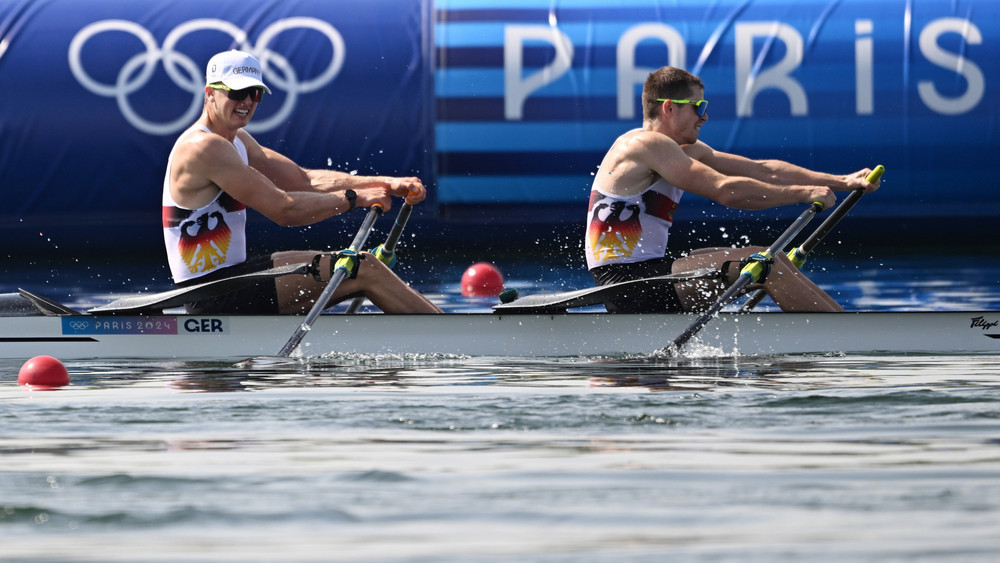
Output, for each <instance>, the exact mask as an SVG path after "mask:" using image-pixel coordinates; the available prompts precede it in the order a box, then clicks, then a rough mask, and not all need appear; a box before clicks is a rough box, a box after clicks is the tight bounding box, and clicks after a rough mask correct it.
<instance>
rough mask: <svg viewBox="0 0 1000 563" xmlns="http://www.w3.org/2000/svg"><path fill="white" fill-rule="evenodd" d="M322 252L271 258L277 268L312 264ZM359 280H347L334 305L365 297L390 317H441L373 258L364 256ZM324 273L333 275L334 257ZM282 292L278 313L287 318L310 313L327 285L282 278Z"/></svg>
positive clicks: (278, 282) (327, 261)
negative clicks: (331, 266)
mask: <svg viewBox="0 0 1000 563" xmlns="http://www.w3.org/2000/svg"><path fill="white" fill-rule="evenodd" d="M317 254H320V253H319V252H312V251H297V250H293V251H286V252H276V253H274V254H273V255H271V259H272V260H273V261H274V265H275V266H284V265H286V264H299V263H302V262H310V261H312V259H313V257H314V256H316V255H317ZM364 254H365V259H364V260H361V261H360V266H359V267H358V277H357V278H356V279H350V278H347V279H345V280H344V281H343V283H341V284H340V287H338V288H337V291H335V292H334V294H333V298H332V299H331V301H330V304H334V303H338V302H340V301H343V300H344V299H346V298H347V297H348V296H354V295H359V296H360V295H363V296H365V297H367V298H368V299H369V300H370V301H371V302H372V304H374V305H375V306H376V307H378V308H379V309H381V310H382V311H383V312H386V313H440V312H441V309H439V308H438V307H437V306H436V305H434V304H433V303H431V302H430V301H429V300H428V299H427V298H426V297H424V296H423V295H421V294H420V293H419V292H417V291H416V290H414V289H413V288H412V287H410V286H409V285H407V284H406V282H404V281H403V280H401V279H400V278H399V276H397V275H396V274H394V273H393V272H392V270H390V269H389V268H388V267H386V265H385V264H383V263H382V262H380V261H379V260H378V259H377V258H375V257H374V256H372V255H371V254H368V253H364ZM319 269H320V272H323V278H324V279H326V278H327V277H328V275H329V272H330V257H329V256H324V257H323V258H322V259H321V260H320V265H319ZM275 284H276V285H277V290H278V309H279V310H280V311H281V312H282V313H285V314H291V313H305V312H308V311H309V310H310V309H311V308H312V306H313V303H315V302H316V299H318V298H319V296H320V294H321V293H323V289H324V288H325V287H326V283H325V282H323V283H321V282H317V281H316V280H315V279H313V278H312V277H311V276H298V275H294V276H282V277H280V278H277V279H276V280H275Z"/></svg>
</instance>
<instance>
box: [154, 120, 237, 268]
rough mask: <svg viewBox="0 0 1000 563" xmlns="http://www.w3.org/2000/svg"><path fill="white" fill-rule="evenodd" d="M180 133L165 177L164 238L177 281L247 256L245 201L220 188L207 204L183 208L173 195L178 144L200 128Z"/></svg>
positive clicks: (168, 257)
mask: <svg viewBox="0 0 1000 563" xmlns="http://www.w3.org/2000/svg"><path fill="white" fill-rule="evenodd" d="M199 128H200V129H201V130H202V131H205V132H207V133H211V131H210V130H209V129H208V128H207V127H204V126H199V127H192V128H190V129H188V130H187V131H185V132H184V133H182V134H181V136H180V137H179V138H178V139H177V142H176V143H174V148H173V149H171V150H170V157H169V158H168V160H167V172H166V176H164V178H163V242H164V243H165V244H166V249H167V260H168V262H169V263H170V273H171V275H173V277H174V282H175V283H180V282H183V281H187V280H193V279H196V278H199V277H201V276H204V275H205V274H208V273H211V272H215V271H217V270H219V269H220V268H226V267H229V266H235V265H236V264H241V263H243V262H245V261H246V259H247V241H246V222H247V212H246V205H244V204H242V203H240V202H239V201H236V200H235V199H233V197H232V196H230V195H229V194H227V193H226V192H224V191H222V190H221V189H220V190H219V193H218V194H217V195H216V196H215V199H213V200H212V201H211V202H210V203H209V204H208V205H205V206H204V207H200V208H198V209H186V208H183V207H181V206H179V205H177V203H176V202H175V201H174V198H173V197H171V196H170V169H171V166H172V164H173V160H174V152H175V151H176V150H177V145H178V144H179V143H180V142H181V140H182V139H184V137H186V136H188V135H190V134H191V133H193V132H195V131H196V130H198V129H199ZM233 144H234V145H235V146H236V150H237V152H239V153H240V158H241V159H242V160H243V163H244V164H248V163H249V158H248V157H247V149H246V146H244V144H243V142H242V141H240V139H239V138H238V137H237V138H236V139H235V141H234V143H233Z"/></svg>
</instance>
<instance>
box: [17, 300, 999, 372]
mask: <svg viewBox="0 0 1000 563" xmlns="http://www.w3.org/2000/svg"><path fill="white" fill-rule="evenodd" d="M694 318H695V317H694V316H692V315H663V314H649V315H612V314H607V313H568V314H543V315H536V314H511V315H506V314H491V313H482V314H479V313H473V314H446V315H382V314H371V315H324V316H322V317H320V318H319V320H318V321H317V322H316V324H315V325H314V326H313V328H312V330H311V331H309V333H308V334H307V335H306V337H305V339H304V340H303V342H302V345H301V347H300V349H299V351H298V352H296V355H299V354H301V355H306V356H312V355H321V354H327V353H346V354H455V355H468V356H512V357H541V356H603V355H622V354H642V355H647V354H651V353H653V352H655V351H656V350H658V349H661V348H663V347H664V346H666V345H667V344H669V343H670V342H671V341H672V339H673V338H674V337H676V336H677V335H678V334H680V333H681V332H682V331H683V330H684V329H685V328H687V326H688V325H689V324H690V323H691V322H692V321H693V320H694ZM302 319H303V317H296V316H273V317H265V316H211V317H195V316H187V315H159V316H98V315H94V316H91V315H82V316H63V317H57V316H51V317H49V316H26V317H0V357H2V358H23V359H28V358H31V357H34V356H37V355H50V356H54V357H56V358H59V359H62V360H68V359H84V358H149V359H155V358H171V359H216V358H249V357H258V356H273V355H275V354H276V353H277V352H278V350H280V348H281V346H282V344H284V342H285V341H286V340H287V339H288V337H289V335H291V334H292V332H293V331H294V330H295V329H296V328H297V327H298V326H299V325H300V324H301V322H302ZM705 347H707V350H706V348H705ZM686 350H692V351H700V353H717V354H734V353H735V354H740V355H771V354H799V353H837V352H844V353H873V352H875V353H878V352H886V353H948V354H962V353H981V352H987V353H990V352H994V353H1000V312H998V311H961V312H848V313H822V314H817V313H810V314H792V313H778V312H774V313H759V314H749V315H742V314H737V313H722V314H721V315H719V317H718V318H716V319H713V320H712V321H711V322H709V323H708V325H707V326H705V327H704V328H703V329H702V331H701V332H700V333H699V334H698V336H697V337H696V339H695V340H694V341H692V342H691V343H689V344H688V346H687V348H686Z"/></svg>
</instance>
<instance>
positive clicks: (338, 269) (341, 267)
mask: <svg viewBox="0 0 1000 563" xmlns="http://www.w3.org/2000/svg"><path fill="white" fill-rule="evenodd" d="M381 214H382V206H381V205H380V204H377V203H376V204H375V205H372V207H371V209H370V210H369V211H368V215H366V216H365V220H364V222H363V223H362V224H361V228H360V229H359V230H358V234H357V235H355V237H354V240H353V241H352V242H351V246H350V247H348V248H347V249H346V250H344V251H343V252H341V253H340V256H339V258H338V259H337V262H336V265H335V266H334V268H333V277H331V278H330V282H329V283H327V284H326V287H325V288H323V293H321V294H320V296H319V298H318V299H316V302H315V303H314V304H313V306H312V309H310V310H309V314H308V315H306V318H305V320H304V321H302V324H301V325H299V328H298V329H296V330H295V332H294V333H293V334H292V336H291V337H290V338H289V339H288V342H285V345H284V346H282V347H281V351H279V352H278V356H279V357H283V358H287V357H288V356H289V355H290V354H291V353H292V352H294V351H295V348H297V347H298V345H299V343H300V342H302V338H303V337H305V335H306V333H307V332H309V331H310V330H311V329H312V325H313V323H315V322H316V319H318V318H319V316H320V314H322V313H323V309H325V308H326V304H327V303H328V302H329V301H330V298H331V297H333V294H334V293H336V291H337V288H338V287H340V284H341V283H342V282H343V281H344V279H345V278H347V277H348V276H349V275H350V273H351V271H353V270H354V268H355V267H356V266H357V260H358V256H357V254H358V251H359V250H361V247H363V246H364V245H365V241H367V240H368V235H369V234H371V232H372V226H373V225H374V224H375V219H377V218H378V216H379V215H381ZM331 259H332V258H331Z"/></svg>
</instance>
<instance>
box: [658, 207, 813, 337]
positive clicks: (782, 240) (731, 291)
mask: <svg viewBox="0 0 1000 563" xmlns="http://www.w3.org/2000/svg"><path fill="white" fill-rule="evenodd" d="M822 210H823V204H822V203H820V202H818V201H815V202H813V203H812V205H810V206H809V208H808V209H806V210H805V211H803V212H802V214H801V215H799V216H798V218H797V219H795V222H794V223H792V224H791V226H789V227H788V228H787V229H785V232H784V233H782V234H781V236H780V237H778V240H776V241H774V244H772V245H771V246H769V247H768V248H767V250H765V251H764V252H761V253H759V254H755V255H753V256H752V257H751V258H750V262H749V263H747V265H746V266H744V267H743V269H742V270H740V277H739V278H737V279H736V282H734V283H733V285H731V286H729V288H728V289H726V291H725V292H724V293H723V294H722V295H721V296H720V297H719V299H718V300H716V302H715V303H714V304H713V305H712V306H711V307H709V308H708V310H707V311H705V312H704V313H702V314H701V316H699V317H698V319H697V320H695V321H694V322H693V323H691V326H689V327H688V328H687V329H686V330H685V331H684V332H682V333H681V334H680V336H678V337H677V338H675V339H674V341H673V342H672V343H670V345H669V346H667V347H666V348H662V349H661V350H659V353H661V354H676V353H678V352H680V350H681V348H682V347H683V346H684V345H685V344H687V342H688V340H691V338H692V337H694V335H695V334H698V331H700V330H701V328H702V327H703V326H705V325H706V324H708V321H710V320H712V318H713V317H715V315H716V314H718V312H719V311H721V310H722V308H723V307H725V306H726V305H729V304H730V303H732V302H733V300H734V299H736V298H737V297H738V296H739V295H740V293H742V292H743V289H744V288H745V287H746V286H748V285H750V284H751V283H757V282H759V281H761V280H762V279H763V278H764V277H765V276H766V275H767V271H768V265H769V262H770V261H771V259H772V258H773V257H774V255H775V254H777V253H779V252H781V251H782V250H784V248H785V247H786V246H788V243H789V242H791V240H792V239H793V238H795V236H796V235H798V234H799V232H800V231H802V229H804V228H805V226H806V225H807V224H808V223H809V221H811V220H812V218H813V217H814V216H815V215H816V214H817V213H819V212H820V211H822Z"/></svg>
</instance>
